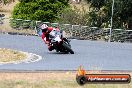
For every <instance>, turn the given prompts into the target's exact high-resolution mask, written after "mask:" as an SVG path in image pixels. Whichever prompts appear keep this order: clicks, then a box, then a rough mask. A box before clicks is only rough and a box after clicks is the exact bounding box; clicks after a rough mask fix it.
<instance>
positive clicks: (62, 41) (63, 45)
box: [49, 30, 74, 54]
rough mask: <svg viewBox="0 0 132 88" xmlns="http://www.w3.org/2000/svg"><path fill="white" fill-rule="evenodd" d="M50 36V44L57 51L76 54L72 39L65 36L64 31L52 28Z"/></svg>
mask: <svg viewBox="0 0 132 88" xmlns="http://www.w3.org/2000/svg"><path fill="white" fill-rule="evenodd" d="M49 35H50V36H49V37H50V40H51V42H50V45H51V46H52V48H53V49H54V50H56V52H64V53H71V54H74V51H73V50H72V49H71V44H70V40H68V39H67V38H64V37H63V36H62V33H60V32H58V31H56V30H52V31H51V32H50V34H49Z"/></svg>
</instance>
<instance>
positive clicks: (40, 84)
mask: <svg viewBox="0 0 132 88" xmlns="http://www.w3.org/2000/svg"><path fill="white" fill-rule="evenodd" d="M75 76H76V73H75V72H40V73H39V72H38V73H30V72H27V73H22V72H21V73H4V72H2V73H0V88H132V83H130V84H86V85H84V86H80V85H78V84H77V83H76V80H75Z"/></svg>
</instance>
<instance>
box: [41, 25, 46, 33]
mask: <svg viewBox="0 0 132 88" xmlns="http://www.w3.org/2000/svg"><path fill="white" fill-rule="evenodd" d="M47 29H48V26H47V24H42V25H41V30H42V32H46V31H47Z"/></svg>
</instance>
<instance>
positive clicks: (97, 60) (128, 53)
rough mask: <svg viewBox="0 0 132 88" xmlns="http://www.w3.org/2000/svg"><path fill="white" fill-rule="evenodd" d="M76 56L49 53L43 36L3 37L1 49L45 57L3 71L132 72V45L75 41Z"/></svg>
mask: <svg viewBox="0 0 132 88" xmlns="http://www.w3.org/2000/svg"><path fill="white" fill-rule="evenodd" d="M71 45H72V49H73V50H74V51H75V54H60V53H56V52H55V51H52V52H49V51H48V49H47V47H46V45H44V43H43V41H42V40H41V38H40V37H37V36H22V35H6V34H4V35H3V34H0V48H10V49H15V50H20V51H24V52H29V53H35V54H38V55H40V56H42V57H43V58H42V60H40V61H38V62H33V63H20V64H4V65H0V70H77V68H78V66H80V65H82V66H83V67H84V69H86V70H129V71H130V70H132V44H130V43H114V42H111V43H108V42H103V41H88V40H71Z"/></svg>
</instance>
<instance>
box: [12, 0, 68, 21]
mask: <svg viewBox="0 0 132 88" xmlns="http://www.w3.org/2000/svg"><path fill="white" fill-rule="evenodd" d="M19 1H20V3H18V4H17V5H16V6H15V7H14V10H13V18H19V19H25V20H27V19H28V20H40V21H48V22H51V21H52V22H53V21H54V20H56V19H57V18H58V17H57V15H58V12H60V11H61V10H63V9H64V8H65V7H66V6H68V2H66V1H67V0H66V1H65V0H64V1H62V0H55V1H54V0H19Z"/></svg>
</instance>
